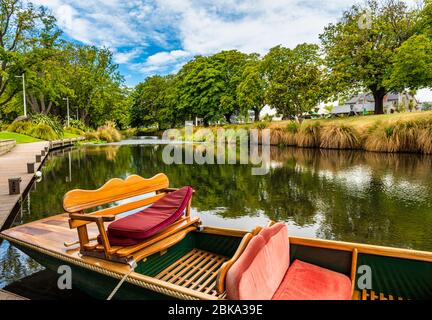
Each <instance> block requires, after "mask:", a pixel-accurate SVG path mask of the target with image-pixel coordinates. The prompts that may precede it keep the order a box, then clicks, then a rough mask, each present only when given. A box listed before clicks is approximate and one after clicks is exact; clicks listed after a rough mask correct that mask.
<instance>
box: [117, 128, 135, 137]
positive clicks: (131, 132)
mask: <svg viewBox="0 0 432 320" xmlns="http://www.w3.org/2000/svg"><path fill="white" fill-rule="evenodd" d="M120 133H121V134H122V136H123V137H125V138H130V137H134V136H136V135H137V129H135V128H129V129H125V130H122V131H120Z"/></svg>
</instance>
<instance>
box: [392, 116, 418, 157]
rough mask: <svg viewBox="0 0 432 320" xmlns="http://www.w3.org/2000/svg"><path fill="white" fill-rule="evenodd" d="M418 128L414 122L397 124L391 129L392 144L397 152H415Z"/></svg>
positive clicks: (416, 149)
mask: <svg viewBox="0 0 432 320" xmlns="http://www.w3.org/2000/svg"><path fill="white" fill-rule="evenodd" d="M418 133H419V130H418V126H417V124H416V122H414V121H403V122H401V121H400V122H397V123H396V124H395V126H394V129H393V137H392V139H393V140H394V143H395V144H396V145H397V151H399V152H417V151H419V147H418Z"/></svg>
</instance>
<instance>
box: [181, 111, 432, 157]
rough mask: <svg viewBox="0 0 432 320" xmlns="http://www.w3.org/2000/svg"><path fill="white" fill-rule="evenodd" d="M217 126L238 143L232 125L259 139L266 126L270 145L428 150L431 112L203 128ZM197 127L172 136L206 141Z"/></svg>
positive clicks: (227, 138)
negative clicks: (364, 120)
mask: <svg viewBox="0 0 432 320" xmlns="http://www.w3.org/2000/svg"><path fill="white" fill-rule="evenodd" d="M220 128H223V129H225V141H226V142H228V143H230V142H231V143H232V142H233V141H237V143H239V141H240V139H244V137H243V136H244V135H245V131H244V130H243V132H242V133H241V134H240V133H239V132H238V131H237V132H236V129H245V130H246V132H247V133H248V134H247V135H248V136H250V135H249V131H250V130H251V129H257V130H258V131H259V137H260V138H259V142H260V143H261V141H262V140H261V136H262V134H261V132H262V130H264V129H270V144H271V145H273V146H297V147H302V148H323V149H342V150H343V149H346V150H366V151H373V152H412V153H424V154H432V116H428V117H424V118H420V117H419V118H417V119H414V120H413V119H406V120H403V119H398V120H397V121H380V120H376V121H374V122H371V123H370V124H369V125H366V126H362V127H359V126H354V125H352V124H351V123H350V122H349V121H343V120H339V121H332V122H328V121H319V120H317V121H304V122H303V123H301V124H300V123H297V122H294V121H292V122H288V123H286V122H285V123H284V124H283V125H282V126H281V125H280V124H278V123H264V122H261V123H258V124H254V125H227V126H223V127H209V128H205V129H206V130H210V132H211V133H212V134H213V136H214V137H216V136H217V133H218V129H220ZM200 129H203V128H202V127H195V128H194V134H193V136H192V137H189V136H188V137H186V135H185V131H184V129H181V130H180V136H176V137H172V138H173V139H180V140H191V139H193V141H196V142H204V141H209V139H208V138H206V137H205V135H203V134H202V133H201V134H199V133H197V131H198V130H200ZM230 129H234V130H230ZM207 132H208V131H207ZM215 140H216V139H215ZM243 141H244V140H243Z"/></svg>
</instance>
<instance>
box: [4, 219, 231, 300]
mask: <svg viewBox="0 0 432 320" xmlns="http://www.w3.org/2000/svg"><path fill="white" fill-rule="evenodd" d="M106 225H108V224H106ZM87 227H88V234H89V238H95V237H97V235H98V234H99V231H98V229H97V226H96V225H95V224H89V225H88V226H87ZM2 237H3V238H5V239H6V240H7V239H8V238H10V239H11V240H12V239H13V242H16V243H18V244H20V245H23V246H26V247H29V248H31V249H32V250H39V251H40V252H41V253H44V254H48V255H51V256H53V257H55V258H57V259H61V260H64V261H66V262H68V261H71V262H72V261H73V262H72V263H74V264H75V265H78V266H81V267H84V268H88V269H90V270H93V271H96V272H99V273H102V274H103V273H105V274H106V272H109V273H110V276H112V275H114V276H115V277H116V278H118V279H121V278H122V277H123V276H124V275H125V274H127V273H129V271H130V267H129V265H127V264H124V263H117V262H113V261H108V260H103V259H98V258H95V257H91V256H84V255H81V254H80V246H79V243H76V244H75V245H73V246H70V247H65V245H64V243H71V242H74V241H76V240H77V235H76V230H74V229H70V228H69V216H68V214H66V213H64V214H59V215H55V216H51V217H48V218H44V219H41V220H38V221H33V222H30V223H27V224H25V225H20V226H16V227H13V228H11V229H8V230H5V231H2ZM212 259H215V261H217V264H218V265H219V264H220V265H221V264H222V263H223V262H224V261H225V260H224V259H225V258H222V256H218V257H216V255H214V256H213V257H212ZM226 259H227V258H226ZM212 261H213V260H212ZM212 276H213V274H212ZM134 280H137V281H134ZM188 280H190V279H188ZM126 281H128V282H132V283H135V284H137V283H143V282H145V283H146V284H149V285H151V286H153V287H154V286H158V287H161V288H163V289H165V290H171V291H174V292H179V293H180V294H184V295H186V298H194V299H205V300H209V299H210V300H212V299H218V297H217V296H216V295H215V294H214V292H213V291H211V290H208V291H207V292H208V293H206V292H205V291H206V290H204V289H207V288H208V287H205V288H203V290H201V291H202V292H201V291H198V290H195V289H190V288H189V287H193V285H191V286H190V285H189V284H195V283H192V282H191V283H188V285H187V286H182V285H178V284H175V283H170V282H169V281H163V280H160V279H157V278H153V277H149V276H146V275H143V274H140V273H137V272H132V273H131V274H130V275H129V276H128V279H127V280H126ZM192 281H193V279H192Z"/></svg>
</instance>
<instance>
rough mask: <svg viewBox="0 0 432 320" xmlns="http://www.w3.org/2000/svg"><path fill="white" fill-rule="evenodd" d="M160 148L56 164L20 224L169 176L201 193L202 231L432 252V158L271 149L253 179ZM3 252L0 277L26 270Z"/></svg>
mask: <svg viewBox="0 0 432 320" xmlns="http://www.w3.org/2000/svg"><path fill="white" fill-rule="evenodd" d="M162 148H163V146H161V145H147V146H143V145H141V146H140V145H109V146H88V147H80V148H75V149H72V150H69V151H61V152H59V153H58V154H52V155H51V156H50V159H49V160H48V161H47V162H46V165H45V166H44V168H43V179H42V181H41V182H40V183H38V184H37V185H36V187H35V189H34V190H33V191H32V192H31V194H30V198H29V199H31V201H28V202H27V205H24V206H23V214H22V215H19V216H18V217H17V219H16V221H15V223H16V224H20V223H25V222H29V221H32V220H36V219H41V218H43V217H46V216H49V215H53V214H57V213H61V212H62V197H63V195H64V193H66V192H67V191H68V190H70V189H73V188H83V189H94V188H98V187H99V186H101V185H102V184H103V183H104V182H106V181H107V180H108V179H111V178H114V177H122V178H125V177H126V176H128V175H130V174H139V175H141V176H144V177H150V176H153V175H154V174H156V173H159V172H164V173H166V174H167V175H168V177H169V178H170V181H171V185H172V186H183V185H192V186H193V187H194V188H195V189H196V194H195V196H194V199H193V214H195V215H200V216H201V218H202V220H203V221H204V223H205V224H209V225H217V226H226V227H232V228H242V229H251V228H253V227H254V226H256V225H259V224H265V223H266V221H267V220H268V219H273V220H278V221H284V222H286V223H287V224H288V226H289V230H290V233H291V234H292V235H299V236H308V237H319V238H325V239H335V240H343V241H353V242H362V243H372V244H380V245H389V246H395V247H405V248H413V249H419V250H432V234H431V232H430V230H432V170H431V166H432V157H430V156H423V155H411V154H379V153H368V152H361V151H333V150H315V149H301V148H283V149H282V148H272V149H271V161H270V162H269V163H267V164H266V165H267V166H268V167H269V168H270V171H269V173H268V174H267V175H264V176H253V175H252V174H251V168H252V166H251V165H240V164H234V165H197V164H191V165H181V164H172V165H166V164H164V163H163V162H162V159H161V157H162ZM1 248H2V252H1V256H0V259H1V265H2V266H1V268H2V269H1V270H0V272H2V277H3V276H5V275H4V273H5V272H6V271H5V270H20V269H21V268H22V269H24V270H28V269H30V268H29V267H27V268H26V267H25V264H26V263H27V262H26V261H25V260H24V261H23V260H22V258H17V257H16V253H14V252H12V251H11V250H13V249H10V246H8V245H5V244H2V246H1ZM14 257H15V258H14ZM20 263H21V265H20ZM19 272H22V271H16V272H15V271H14V272H12V273H13V274H14V275H13V276H10V275H6V276H7V277H9V278H13V277H19V276H21V274H20V273H19ZM6 273H7V272H6Z"/></svg>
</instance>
